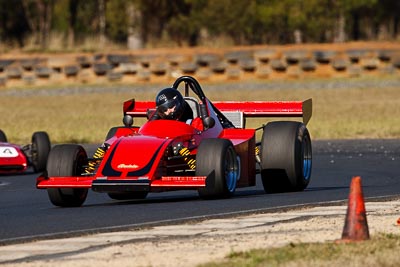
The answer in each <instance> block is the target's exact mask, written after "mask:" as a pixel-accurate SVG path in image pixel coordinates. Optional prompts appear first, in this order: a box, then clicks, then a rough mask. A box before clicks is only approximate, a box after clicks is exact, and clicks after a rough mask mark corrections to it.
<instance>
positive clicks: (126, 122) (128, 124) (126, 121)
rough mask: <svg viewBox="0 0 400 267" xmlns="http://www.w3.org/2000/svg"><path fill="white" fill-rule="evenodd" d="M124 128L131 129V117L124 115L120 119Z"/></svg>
mask: <svg viewBox="0 0 400 267" xmlns="http://www.w3.org/2000/svg"><path fill="white" fill-rule="evenodd" d="M122 122H123V123H124V125H125V127H131V126H132V125H133V117H132V116H131V115H125V116H124V118H123V119H122Z"/></svg>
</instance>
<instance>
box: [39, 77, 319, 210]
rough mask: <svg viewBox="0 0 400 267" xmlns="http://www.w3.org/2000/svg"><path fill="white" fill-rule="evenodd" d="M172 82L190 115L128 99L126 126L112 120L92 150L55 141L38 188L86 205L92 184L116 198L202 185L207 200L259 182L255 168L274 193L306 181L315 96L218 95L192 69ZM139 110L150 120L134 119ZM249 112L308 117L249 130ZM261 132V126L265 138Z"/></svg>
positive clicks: (66, 202)
mask: <svg viewBox="0 0 400 267" xmlns="http://www.w3.org/2000/svg"><path fill="white" fill-rule="evenodd" d="M171 89H174V90H179V92H182V95H183V99H184V100H185V103H186V104H187V105H188V106H190V108H191V110H192V111H191V112H192V113H193V120H192V121H190V120H189V121H188V122H181V121H177V120H166V119H157V120H153V119H151V118H152V116H153V114H154V110H155V106H156V105H155V103H154V101H135V99H131V100H128V101H125V102H124V104H123V115H124V117H123V122H124V126H121V127H112V128H111V129H110V130H109V132H108V134H107V137H106V139H105V142H104V144H103V145H101V146H99V148H98V149H97V151H96V152H95V153H94V154H93V156H92V157H90V158H88V156H87V153H86V151H85V149H84V148H83V147H82V146H80V145H76V144H63V145H57V146H54V147H53V149H52V150H51V152H50V155H49V159H48V161H47V170H46V172H44V175H42V176H40V177H38V178H37V188H39V189H47V192H48V196H49V198H50V201H51V202H52V203H53V204H54V205H56V206H80V205H82V204H83V202H84V201H85V199H86V197H87V194H88V190H89V189H92V190H93V191H95V192H103V193H107V194H108V195H109V196H110V197H111V198H112V199H117V200H124V199H143V198H145V197H146V196H147V194H148V193H149V192H163V191H172V190H182V189H184V190H187V189H193V190H197V191H198V194H199V196H200V197H201V198H205V199H209V198H226V197H230V196H232V195H233V194H234V192H235V190H236V188H239V187H248V186H255V184H256V174H261V180H262V184H263V187H264V189H265V191H266V192H268V193H273V192H288V191H302V190H304V189H305V188H306V187H307V185H308V184H309V181H310V177H311V167H312V166H311V165H312V150H311V138H310V134H309V132H308V130H307V128H306V124H307V122H308V121H309V120H310V118H311V113H312V101H311V99H308V100H306V101H276V102H267V101H247V102H245V101H226V102H222V101H220V102H212V101H210V99H208V98H207V97H206V96H205V94H204V92H203V90H202V88H201V86H200V84H199V83H198V81H197V80H196V79H195V78H193V77H191V76H182V77H180V78H178V79H177V80H176V81H175V82H174V84H173V85H172V88H171ZM137 117H144V118H146V117H147V118H148V120H147V121H146V122H145V123H144V124H143V125H142V126H140V127H139V126H133V118H137ZM249 117H302V119H303V122H298V121H294V120H288V121H271V122H269V123H267V124H266V125H261V126H260V127H259V128H257V129H246V128H245V120H246V118H249ZM195 120H197V123H196V125H193V124H192V123H193V122H194V121H195ZM199 122H200V123H199ZM256 131H262V134H261V136H262V137H261V140H259V141H257V140H256Z"/></svg>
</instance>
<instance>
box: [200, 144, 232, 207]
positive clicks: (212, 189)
mask: <svg viewBox="0 0 400 267" xmlns="http://www.w3.org/2000/svg"><path fill="white" fill-rule="evenodd" d="M196 176H207V180H206V186H205V187H204V188H200V189H199V190H198V192H199V196H200V197H201V198H205V199H211V198H228V197H230V196H232V195H233V194H234V192H235V190H236V185H237V181H238V180H239V178H240V159H239V157H238V156H237V154H236V151H235V149H234V147H233V145H232V142H231V141H229V140H227V139H205V140H203V141H202V142H201V143H200V146H199V148H198V150H197V155H196Z"/></svg>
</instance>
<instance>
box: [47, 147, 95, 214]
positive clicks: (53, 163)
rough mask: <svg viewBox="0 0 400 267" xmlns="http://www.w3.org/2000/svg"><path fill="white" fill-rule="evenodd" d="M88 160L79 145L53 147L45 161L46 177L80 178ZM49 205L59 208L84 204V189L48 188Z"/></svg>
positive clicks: (85, 193) (86, 191)
mask: <svg viewBox="0 0 400 267" xmlns="http://www.w3.org/2000/svg"><path fill="white" fill-rule="evenodd" d="M87 161H88V158H87V154H86V151H85V149H84V148H83V147H82V146H80V145H74V144H65V145H57V146H54V147H53V149H52V150H51V151H50V154H49V158H48V160H47V175H48V176H49V177H57V176H80V175H81V174H82V173H83V172H84V169H85V167H84V166H85V165H86V164H87ZM47 193H48V195H49V198H50V201H51V203H53V205H55V206H60V207H79V206H81V205H82V204H83V202H85V200H86V197H87V194H88V189H86V188H48V189H47Z"/></svg>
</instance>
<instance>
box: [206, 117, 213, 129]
mask: <svg viewBox="0 0 400 267" xmlns="http://www.w3.org/2000/svg"><path fill="white" fill-rule="evenodd" d="M203 125H204V129H210V128H212V127H214V125H215V120H214V118H211V117H205V118H204V119H203Z"/></svg>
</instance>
